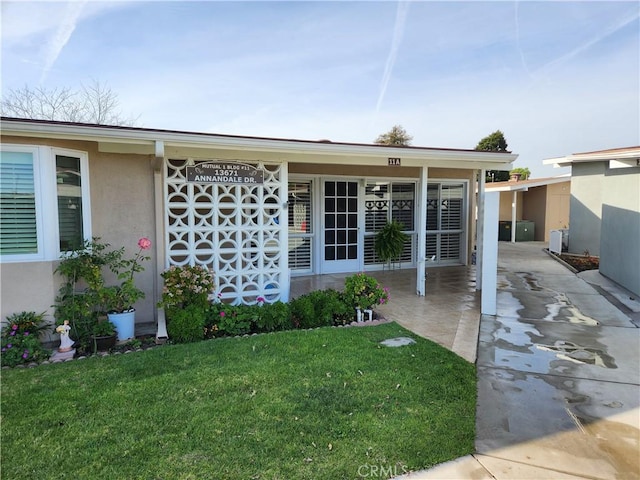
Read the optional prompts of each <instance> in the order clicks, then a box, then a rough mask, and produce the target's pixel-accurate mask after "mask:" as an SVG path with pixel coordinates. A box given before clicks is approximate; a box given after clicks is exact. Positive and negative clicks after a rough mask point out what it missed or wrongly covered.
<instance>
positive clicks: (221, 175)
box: [187, 162, 264, 185]
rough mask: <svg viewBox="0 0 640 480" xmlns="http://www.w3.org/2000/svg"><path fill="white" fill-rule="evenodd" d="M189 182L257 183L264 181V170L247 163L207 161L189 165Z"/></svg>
mask: <svg viewBox="0 0 640 480" xmlns="http://www.w3.org/2000/svg"><path fill="white" fill-rule="evenodd" d="M187 182H194V183H227V184H229V183H231V184H233V183H237V184H240V185H256V184H261V183H264V171H263V170H262V169H261V168H257V167H254V166H253V165H247V164H245V163H237V162H224V163H219V162H206V163H199V164H198V165H194V166H188V167H187Z"/></svg>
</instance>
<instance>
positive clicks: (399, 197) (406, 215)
mask: <svg viewBox="0 0 640 480" xmlns="http://www.w3.org/2000/svg"><path fill="white" fill-rule="evenodd" d="M415 190H416V185H415V183H394V184H393V185H392V190H391V218H392V219H393V220H395V221H397V222H400V223H401V224H402V228H403V230H406V231H413V229H414V228H415V227H414V207H415Z"/></svg>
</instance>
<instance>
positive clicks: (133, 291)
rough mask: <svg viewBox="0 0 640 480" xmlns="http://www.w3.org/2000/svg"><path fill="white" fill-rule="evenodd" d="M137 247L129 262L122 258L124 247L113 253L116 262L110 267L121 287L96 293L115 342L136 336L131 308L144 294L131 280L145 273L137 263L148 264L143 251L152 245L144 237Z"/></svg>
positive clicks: (114, 286) (133, 311)
mask: <svg viewBox="0 0 640 480" xmlns="http://www.w3.org/2000/svg"><path fill="white" fill-rule="evenodd" d="M138 247H139V250H138V253H137V254H136V255H135V257H134V258H132V259H123V258H122V257H123V256H124V247H122V248H120V249H119V250H116V254H117V259H116V260H115V261H114V262H113V263H112V264H111V265H109V267H110V269H111V271H113V272H114V273H116V274H117V276H118V279H119V280H122V282H121V283H120V285H109V286H105V285H102V286H101V287H100V288H99V289H98V292H97V293H98V297H99V298H100V302H101V304H102V309H103V311H104V312H106V313H107V317H108V319H109V321H110V322H112V323H113V324H114V325H115V327H116V330H117V333H118V341H123V340H129V339H130V338H133V337H134V336H135V334H134V332H135V315H136V310H135V308H134V307H133V305H134V304H135V303H136V302H137V301H138V300H141V299H143V298H144V292H143V291H142V290H140V289H139V288H138V287H136V286H135V283H134V281H133V277H134V275H135V274H136V273H137V272H141V271H143V270H144V267H143V266H142V265H141V263H140V262H141V261H143V260H148V259H149V257H145V256H143V255H142V251H143V250H148V249H149V248H151V241H150V240H149V239H148V238H144V237H143V238H141V239H140V240H138Z"/></svg>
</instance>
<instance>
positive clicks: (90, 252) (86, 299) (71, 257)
mask: <svg viewBox="0 0 640 480" xmlns="http://www.w3.org/2000/svg"><path fill="white" fill-rule="evenodd" d="M108 248H109V244H108V243H100V239H99V238H98V237H94V238H92V239H91V240H85V241H84V242H83V243H82V244H81V245H79V246H77V247H76V248H74V249H72V250H70V251H68V252H65V253H63V254H62V256H61V257H60V263H59V264H58V266H57V268H56V270H55V272H56V273H57V274H59V275H60V276H61V277H62V278H63V281H62V283H61V285H60V288H59V290H58V295H57V297H56V300H55V301H56V303H55V304H54V308H55V318H56V324H57V325H62V324H63V323H64V321H65V320H67V321H68V322H69V325H70V327H71V331H70V336H71V338H73V339H74V340H75V347H76V348H77V349H80V350H81V351H82V350H89V349H90V347H91V335H92V331H93V328H94V326H95V324H96V322H97V321H98V315H99V313H100V310H101V307H100V302H101V300H100V297H99V295H98V292H99V291H100V290H101V289H102V288H103V287H104V278H103V274H102V272H103V269H104V268H105V267H106V268H111V265H112V264H113V263H114V262H116V261H117V260H118V258H119V257H118V253H117V251H116V252H114V251H109V250H108Z"/></svg>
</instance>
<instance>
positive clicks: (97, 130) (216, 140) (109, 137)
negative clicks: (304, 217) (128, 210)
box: [1, 119, 518, 169]
mask: <svg viewBox="0 0 640 480" xmlns="http://www.w3.org/2000/svg"><path fill="white" fill-rule="evenodd" d="M1 125H2V128H1V131H2V134H3V135H15V136H25V137H33V136H41V137H47V138H56V139H66V140H81V141H91V142H97V143H99V144H107V143H109V144H113V145H117V144H122V145H140V146H143V147H145V149H146V148H148V149H149V153H153V152H154V151H155V144H156V142H159V141H161V142H164V145H165V147H175V148H186V147H188V148H201V149H212V148H216V149H220V148H223V149H236V150H256V151H266V152H281V153H289V154H292V153H293V154H307V155H330V156H336V155H342V156H345V155H348V156H352V157H354V156H355V157H377V158H388V157H399V158H402V160H403V164H404V162H405V161H407V162H410V163H411V161H413V162H418V163H423V162H425V161H435V162H439V161H442V162H446V163H447V164H448V163H449V162H451V161H454V160H458V161H460V160H463V161H464V163H468V164H470V165H473V166H474V167H475V168H479V169H481V168H486V169H500V168H505V169H509V167H510V166H511V163H513V162H514V161H515V160H516V158H517V157H518V155H516V154H511V153H498V152H482V151H474V150H454V149H451V150H449V149H435V148H426V147H425V148H423V147H410V148H407V147H393V146H384V147H382V146H380V145H367V144H347V143H333V142H314V141H308V140H283V139H268V138H256V137H239V136H226V135H216V134H201V133H191V132H172V131H162V130H149V129H136V128H117V127H111V126H102V125H84V124H60V123H56V122H52V123H46V122H44V123H43V122H37V123H36V122H33V121H28V120H26V121H20V120H15V119H11V120H9V121H7V120H5V119H3V120H2V124H1Z"/></svg>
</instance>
